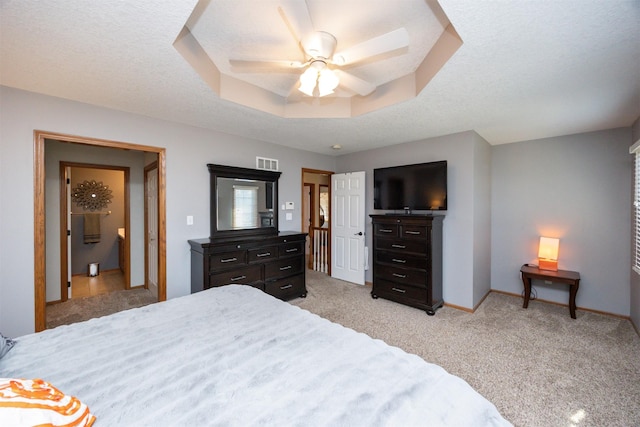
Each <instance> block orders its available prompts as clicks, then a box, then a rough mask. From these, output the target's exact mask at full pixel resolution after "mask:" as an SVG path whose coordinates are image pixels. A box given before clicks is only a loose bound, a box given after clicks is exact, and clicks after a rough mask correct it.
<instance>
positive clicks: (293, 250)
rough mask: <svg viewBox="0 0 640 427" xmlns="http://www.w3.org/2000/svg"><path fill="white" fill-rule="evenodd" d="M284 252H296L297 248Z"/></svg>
mask: <svg viewBox="0 0 640 427" xmlns="http://www.w3.org/2000/svg"><path fill="white" fill-rule="evenodd" d="M285 252H287V253H289V252H298V248H291V249H287V250H286V251H285Z"/></svg>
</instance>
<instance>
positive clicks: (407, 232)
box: [405, 230, 421, 235]
mask: <svg viewBox="0 0 640 427" xmlns="http://www.w3.org/2000/svg"><path fill="white" fill-rule="evenodd" d="M405 234H414V235H419V234H421V233H420V232H419V231H409V230H407V231H405Z"/></svg>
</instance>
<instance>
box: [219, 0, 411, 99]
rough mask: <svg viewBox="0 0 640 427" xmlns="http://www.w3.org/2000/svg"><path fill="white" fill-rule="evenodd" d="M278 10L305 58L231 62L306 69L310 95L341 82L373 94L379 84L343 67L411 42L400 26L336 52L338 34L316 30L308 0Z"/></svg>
mask: <svg viewBox="0 0 640 427" xmlns="http://www.w3.org/2000/svg"><path fill="white" fill-rule="evenodd" d="M278 12H279V13H280V16H281V17H282V19H283V20H284V22H285V24H286V25H287V27H288V28H289V31H290V32H291V34H292V35H293V37H294V38H295V40H296V42H297V43H298V45H299V47H300V48H301V49H302V52H303V54H304V58H303V60H302V61H295V60H270V61H269V60H266V61H264V60H243V59H230V60H229V63H230V64H231V66H232V67H233V68H234V69H235V70H236V71H243V70H244V71H247V70H254V71H255V70H260V69H262V70H264V69H265V68H268V69H269V70H270V71H278V70H280V71H291V70H304V71H303V72H302V73H301V75H300V79H299V81H300V86H299V87H298V90H299V91H300V92H302V93H304V94H305V95H308V96H318V97H322V96H326V95H330V94H332V93H334V90H335V89H336V88H337V87H338V85H341V86H343V87H344V88H346V89H349V90H351V91H353V92H355V93H357V94H358V95H361V96H366V95H369V94H370V93H371V92H373V91H374V90H375V89H376V85H374V84H373V83H370V82H368V81H366V80H363V79H360V78H358V77H356V76H354V75H353V74H350V73H347V72H346V71H344V70H342V69H341V67H343V66H348V65H352V64H355V63H358V62H361V61H363V60H365V59H369V58H374V57H376V56H378V55H381V54H384V53H388V52H392V51H395V50H398V49H402V48H405V47H407V46H409V34H408V32H407V30H406V29H404V28H398V29H396V30H394V31H391V32H388V33H385V34H382V35H380V36H377V37H374V38H372V39H369V40H366V41H364V42H361V43H358V44H356V45H354V46H351V47H349V48H347V49H345V50H342V51H339V52H336V46H337V44H338V42H337V40H336V38H335V37H334V36H333V35H332V34H330V33H328V32H325V31H316V30H315V28H314V26H313V22H312V21H311V16H310V14H309V10H308V8H307V4H306V1H298V2H292V3H291V5H290V9H289V10H288V13H285V11H284V9H283V8H282V7H278ZM288 16H292V17H293V20H291V19H289V18H288ZM300 35H302V36H300Z"/></svg>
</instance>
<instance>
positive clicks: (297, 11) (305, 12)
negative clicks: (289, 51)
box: [278, 0, 315, 43]
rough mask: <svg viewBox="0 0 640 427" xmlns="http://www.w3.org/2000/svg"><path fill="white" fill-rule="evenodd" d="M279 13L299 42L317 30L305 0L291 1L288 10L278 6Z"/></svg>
mask: <svg viewBox="0 0 640 427" xmlns="http://www.w3.org/2000/svg"><path fill="white" fill-rule="evenodd" d="M278 13H280V16H281V17H282V20H283V21H284V23H285V24H286V25H287V28H289V31H290V32H291V34H292V35H293V38H294V39H295V40H296V42H298V43H299V42H300V40H302V38H303V37H304V36H306V35H308V34H311V33H313V32H314V31H315V30H314V27H313V21H312V20H311V15H310V14H309V8H308V7H307V2H306V1H305V0H298V1H293V2H290V4H289V5H288V7H287V11H286V12H285V10H284V8H283V7H281V6H278Z"/></svg>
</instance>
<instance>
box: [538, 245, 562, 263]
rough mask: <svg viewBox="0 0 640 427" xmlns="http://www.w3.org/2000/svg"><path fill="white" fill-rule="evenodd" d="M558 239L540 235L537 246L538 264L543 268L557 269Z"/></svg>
mask: <svg viewBox="0 0 640 427" xmlns="http://www.w3.org/2000/svg"><path fill="white" fill-rule="evenodd" d="M559 247H560V239H556V238H553V237H540V245H539V246H538V266H539V267H540V268H541V269H543V270H553V271H556V270H558V249H559Z"/></svg>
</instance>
